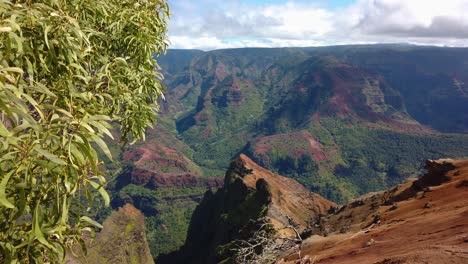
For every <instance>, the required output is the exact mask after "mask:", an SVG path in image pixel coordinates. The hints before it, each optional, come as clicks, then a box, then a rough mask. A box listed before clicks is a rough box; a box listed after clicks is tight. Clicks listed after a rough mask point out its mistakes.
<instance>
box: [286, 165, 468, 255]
mask: <svg viewBox="0 0 468 264" xmlns="http://www.w3.org/2000/svg"><path fill="white" fill-rule="evenodd" d="M444 166H445V167H444ZM428 169H429V172H428V174H426V175H425V176H424V177H423V178H421V179H420V180H417V181H414V180H413V181H410V182H407V183H405V184H402V185H400V186H398V187H395V188H393V189H392V190H390V191H387V192H382V193H377V194H373V195H368V196H366V197H363V198H361V199H360V200H357V201H354V202H353V203H351V204H349V205H347V206H346V207H344V208H342V209H341V210H339V212H337V213H334V214H331V215H329V216H328V217H325V218H324V221H322V222H321V223H320V224H319V225H321V226H322V230H324V229H328V231H329V232H330V233H329V234H328V236H326V237H325V236H313V237H311V238H309V239H307V240H306V241H304V243H303V244H302V249H301V257H302V262H300V260H299V258H298V256H297V254H296V253H294V254H291V255H289V256H287V257H285V259H284V260H283V262H282V263H327V264H328V263H374V264H377V263H378V264H384V263H387V264H390V263H395V264H396V263H434V264H439V263H460V264H461V263H468V188H467V186H468V161H466V160H464V161H456V160H440V161H436V162H432V163H430V162H429V163H428ZM447 170H448V171H447ZM392 201H393V202H395V203H394V204H392ZM307 259H308V260H307Z"/></svg>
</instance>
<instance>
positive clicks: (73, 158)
mask: <svg viewBox="0 0 468 264" xmlns="http://www.w3.org/2000/svg"><path fill="white" fill-rule="evenodd" d="M168 16H169V11H168V4H167V2H166V0H101V1H96V0H27V1H22V0H18V1H16V0H0V121H1V122H0V250H1V255H0V258H3V261H5V262H7V263H16V262H24V263H43V262H57V261H59V262H60V261H63V259H64V255H65V251H66V248H67V247H69V246H70V245H71V244H73V243H75V242H78V243H81V244H83V241H82V239H81V233H82V231H83V230H84V229H88V230H90V231H92V230H94V228H95V227H96V226H99V224H98V223H96V222H94V221H93V220H92V219H90V218H88V217H85V216H83V214H82V211H80V210H85V209H86V207H89V206H90V205H91V204H92V201H93V199H94V198H95V195H94V194H95V193H99V194H100V196H99V197H101V198H100V199H103V200H104V202H105V203H109V196H108V195H107V193H106V191H105V190H104V186H105V178H104V176H103V173H102V171H101V170H102V169H101V167H102V166H101V164H102V161H101V160H100V159H99V158H98V155H97V148H100V149H101V151H102V152H103V153H105V154H106V155H107V156H108V157H109V158H111V153H110V151H109V149H108V147H107V145H106V143H105V142H104V141H103V139H104V137H105V136H108V137H110V138H112V134H111V133H110V132H109V129H110V128H111V126H112V125H113V124H118V125H119V127H120V130H121V136H122V137H121V139H120V140H121V141H124V142H127V141H128V140H132V141H133V140H138V139H144V131H145V128H146V127H147V126H149V125H151V124H153V123H154V121H155V114H156V111H157V110H158V105H157V99H158V97H159V96H161V95H162V91H163V87H162V85H161V79H162V76H161V75H160V74H159V73H158V72H157V71H156V70H155V69H157V68H158V65H157V63H156V62H155V61H154V59H153V55H154V54H160V53H162V52H164V51H165V50H166V47H167V24H166V23H167V19H168ZM82 197H86V200H87V201H88V203H87V204H85V205H84V207H83V206H78V205H80V204H78V201H82V199H81V198H82ZM96 197H98V196H96ZM72 205H73V206H72ZM70 208H73V209H70Z"/></svg>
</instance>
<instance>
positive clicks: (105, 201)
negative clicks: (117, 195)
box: [88, 181, 110, 207]
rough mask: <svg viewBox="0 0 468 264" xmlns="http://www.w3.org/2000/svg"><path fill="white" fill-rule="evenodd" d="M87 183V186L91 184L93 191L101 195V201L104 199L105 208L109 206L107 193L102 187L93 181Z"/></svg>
mask: <svg viewBox="0 0 468 264" xmlns="http://www.w3.org/2000/svg"><path fill="white" fill-rule="evenodd" d="M88 182H89V184H91V186H93V188H94V189H96V190H97V191H98V192H99V194H101V196H102V199H104V205H105V206H106V207H107V206H109V203H110V197H109V194H108V193H107V191H106V190H105V189H104V187H103V186H102V185H101V184H99V183H97V182H93V181H88Z"/></svg>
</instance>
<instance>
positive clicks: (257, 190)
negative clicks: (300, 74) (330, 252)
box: [158, 155, 335, 263]
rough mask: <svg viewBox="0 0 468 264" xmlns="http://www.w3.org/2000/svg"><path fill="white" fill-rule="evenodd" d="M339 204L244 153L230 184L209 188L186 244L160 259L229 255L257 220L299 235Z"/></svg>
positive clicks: (236, 162) (213, 260)
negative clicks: (278, 173) (263, 165)
mask: <svg viewBox="0 0 468 264" xmlns="http://www.w3.org/2000/svg"><path fill="white" fill-rule="evenodd" d="M334 205H335V204H334V203H333V202H330V201H328V200H326V199H324V198H322V197H321V196H319V195H317V194H314V193H311V192H309V191H308V190H307V189H306V188H304V187H303V186H302V185H300V184H299V183H297V182H296V181H294V180H292V179H289V178H286V177H283V176H280V175H277V174H274V173H272V172H270V171H268V170H266V169H264V168H262V167H260V166H259V165H257V164H255V163H254V162H253V161H252V160H251V159H249V158H248V157H247V156H245V155H240V157H239V158H237V159H236V160H234V161H233V162H232V163H231V165H230V168H229V169H228V171H227V173H226V177H225V179H224V187H223V188H221V189H219V190H218V191H217V192H216V193H214V194H213V193H212V192H210V191H208V192H207V193H206V194H205V197H204V198H203V201H202V202H201V204H200V205H199V206H198V207H197V209H196V210H195V212H194V214H193V216H192V220H191V223H190V227H189V232H188V237H187V241H186V243H185V245H184V246H183V247H182V249H181V250H180V251H178V252H175V253H173V254H170V255H166V256H161V257H160V258H158V263H218V262H220V261H229V257H230V256H229V254H230V252H229V247H230V243H232V242H233V241H234V240H237V239H247V238H248V237H249V236H251V235H252V232H253V231H255V230H254V229H255V226H256V223H259V222H260V221H262V222H263V223H268V224H269V226H271V227H272V228H273V229H274V230H275V234H276V235H277V236H278V237H293V236H296V231H297V232H298V233H301V232H303V231H305V230H306V229H307V227H308V226H309V225H310V224H311V223H314V222H316V221H317V220H318V219H319V217H320V215H323V214H325V213H326V212H327V211H328V210H329V209H330V208H331V207H332V206H334ZM288 227H293V228H288Z"/></svg>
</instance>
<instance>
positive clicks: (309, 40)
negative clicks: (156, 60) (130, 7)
mask: <svg viewBox="0 0 468 264" xmlns="http://www.w3.org/2000/svg"><path fill="white" fill-rule="evenodd" d="M168 1H169V5H170V8H171V13H172V17H171V20H170V22H169V39H170V41H171V46H170V48H191V49H203V50H212V49H221V48H239V47H286V46H289V47H290V46H324V45H337V44H360V43H391V42H407V43H415V44H426V45H427V44H429V45H447V46H468V16H466V15H465V14H466V13H468V0H443V1H441V0H269V1H267V0H196V1H195V0H168Z"/></svg>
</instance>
